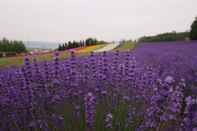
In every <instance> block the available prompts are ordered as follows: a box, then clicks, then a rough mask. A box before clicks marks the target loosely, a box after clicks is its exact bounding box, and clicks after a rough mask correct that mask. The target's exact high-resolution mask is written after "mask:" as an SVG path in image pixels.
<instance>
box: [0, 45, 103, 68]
mask: <svg viewBox="0 0 197 131" xmlns="http://www.w3.org/2000/svg"><path fill="white" fill-rule="evenodd" d="M104 46H105V44H101V45H93V46H88V47H84V48H79V49H77V50H76V55H77V56H85V55H88V54H89V53H90V52H92V51H94V50H97V49H100V48H103V47H104ZM69 56H70V53H69V52H68V51H62V52H60V59H64V58H67V57H69ZM29 57H30V59H32V58H33V56H32V55H30V56H29ZM36 58H37V60H38V61H50V60H52V59H53V53H47V54H40V55H36ZM23 60H24V56H14V57H5V58H0V69H1V68H8V67H12V66H20V65H22V64H23Z"/></svg>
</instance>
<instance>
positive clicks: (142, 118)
mask: <svg viewBox="0 0 197 131" xmlns="http://www.w3.org/2000/svg"><path fill="white" fill-rule="evenodd" d="M196 49H197V42H196V41H192V42H188V43H183V42H177V43H163V44H159V43H158V44H157V43H155V44H142V45H139V46H138V47H137V48H136V49H135V50H133V51H127V52H118V51H117V52H104V53H95V54H94V53H91V55H90V56H86V57H76V56H75V54H74V53H73V52H72V53H71V57H69V58H66V59H64V60H62V61H61V60H59V58H58V56H59V55H58V52H55V54H54V61H51V62H49V61H44V62H38V61H37V60H36V58H34V59H33V62H31V60H30V59H29V58H28V57H26V58H25V61H24V63H25V64H24V65H23V66H22V67H19V68H9V69H2V70H0V130H4V131H6V130H16V131H21V130H27V131H28V130H66V131H67V130H68V131H69V130H80V129H81V128H82V127H83V124H81V123H82V122H81V121H83V115H82V114H83V109H82V107H83V106H84V107H85V108H84V114H85V118H84V119H85V123H86V124H87V127H88V129H89V130H91V129H92V130H93V129H95V128H96V127H103V128H107V129H111V128H112V129H115V130H116V129H117V130H121V129H125V130H126V128H130V129H131V128H132V129H133V130H159V131H160V130H161V131H163V130H180V131H185V130H186V131H193V130H194V131H195V130H196V128H197V123H196V121H197V94H196V85H197V68H196V67H197V52H196ZM82 105H83V106H82ZM99 105H100V106H101V107H99ZM109 112H111V113H109ZM80 113H81V114H80ZM112 114H113V117H112ZM99 115H101V116H99ZM95 119H96V120H95ZM124 119H125V120H124ZM78 120H81V121H78ZM101 120H102V121H103V122H100V121H101ZM73 121H74V122H75V123H74V122H73ZM95 121H96V122H98V123H99V124H102V123H103V125H99V126H98V125H97V126H96V124H97V123H95ZM112 121H113V122H112ZM80 122H81V123H80ZM72 123H74V124H75V125H74V126H72ZM112 123H113V124H112ZM69 124H70V125H69ZM80 125H82V126H80ZM94 125H95V128H94ZM113 126H115V127H113ZM77 127H80V129H79V128H77ZM84 127H86V126H84ZM74 128H75V129H74ZM76 128H77V129H76ZM88 129H87V130H88ZM107 129H106V130H107ZM92 130H91V131H92ZM97 130H98V129H97Z"/></svg>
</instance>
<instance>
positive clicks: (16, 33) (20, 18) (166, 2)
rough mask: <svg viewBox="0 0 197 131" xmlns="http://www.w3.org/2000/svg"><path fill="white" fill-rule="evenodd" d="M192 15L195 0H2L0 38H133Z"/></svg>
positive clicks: (179, 26)
mask: <svg viewBox="0 0 197 131" xmlns="http://www.w3.org/2000/svg"><path fill="white" fill-rule="evenodd" d="M195 16H197V0H0V38H2V37H7V38H8V39H17V40H24V41H26V40H36V41H58V42H59V41H67V40H74V39H75V40H79V39H85V38H87V37H96V38H98V39H103V40H107V41H111V40H120V39H130V38H131V39H135V38H138V37H140V36H143V35H150V34H156V33H161V32H167V31H172V30H176V31H186V30H189V29H190V25H191V23H192V21H193V20H194V18H195Z"/></svg>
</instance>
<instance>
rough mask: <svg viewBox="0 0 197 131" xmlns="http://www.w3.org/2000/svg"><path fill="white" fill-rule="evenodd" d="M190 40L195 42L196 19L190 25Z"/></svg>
mask: <svg viewBox="0 0 197 131" xmlns="http://www.w3.org/2000/svg"><path fill="white" fill-rule="evenodd" d="M190 39H191V40H197V17H196V19H195V20H194V22H193V23H192V25H191V31H190Z"/></svg>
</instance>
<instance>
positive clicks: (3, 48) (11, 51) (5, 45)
mask: <svg viewBox="0 0 197 131" xmlns="http://www.w3.org/2000/svg"><path fill="white" fill-rule="evenodd" d="M24 52H27V49H26V47H25V45H24V44H23V42H22V41H16V40H14V41H11V40H8V39H6V38H3V39H2V40H0V57H2V56H3V55H5V56H14V55H16V54H19V53H24Z"/></svg>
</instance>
